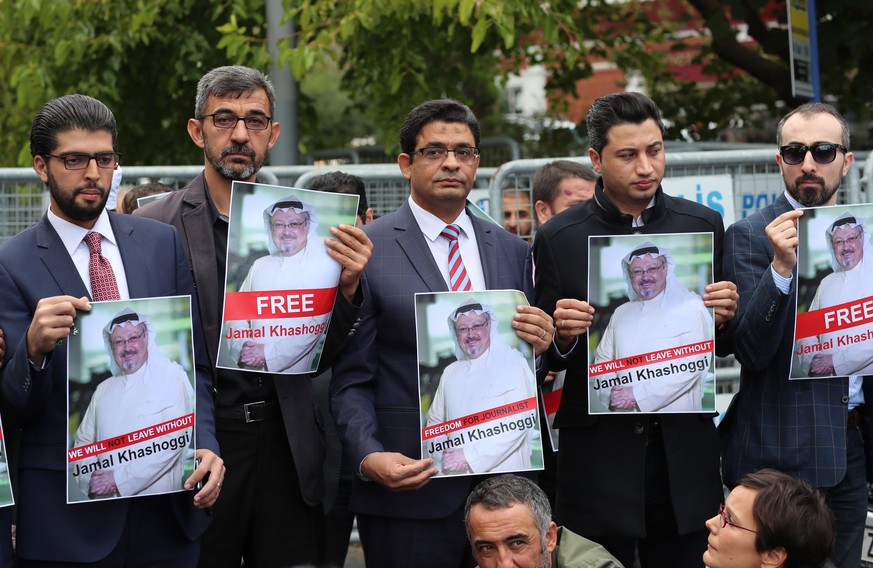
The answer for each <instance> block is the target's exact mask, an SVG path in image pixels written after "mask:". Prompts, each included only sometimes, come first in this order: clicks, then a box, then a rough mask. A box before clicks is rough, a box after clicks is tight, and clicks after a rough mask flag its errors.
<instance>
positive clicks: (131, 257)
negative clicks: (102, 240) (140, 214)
mask: <svg viewBox="0 0 873 568" xmlns="http://www.w3.org/2000/svg"><path fill="white" fill-rule="evenodd" d="M109 223H110V224H111V225H112V232H113V233H115V239H116V240H117V241H118V252H119V253H120V254H121V264H122V265H124V279H125V280H126V281H127V291H128V292H129V293H130V297H131V298H148V297H149V279H150V278H151V274H152V272H151V270H150V269H149V267H148V266H145V265H143V264H140V263H142V262H145V259H147V258H149V249H148V247H149V246H150V243H146V242H143V241H141V240H140V239H139V238H137V235H135V234H134V229H133V225H131V224H130V223H129V222H128V218H127V217H125V216H124V215H120V214H118V213H113V212H111V211H110V212H109Z"/></svg>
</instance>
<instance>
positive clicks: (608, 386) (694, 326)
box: [588, 233, 715, 414]
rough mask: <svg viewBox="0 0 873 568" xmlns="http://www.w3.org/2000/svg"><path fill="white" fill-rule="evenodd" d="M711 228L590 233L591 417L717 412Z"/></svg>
mask: <svg viewBox="0 0 873 568" xmlns="http://www.w3.org/2000/svg"><path fill="white" fill-rule="evenodd" d="M712 243H713V239H712V233H684V234H664V235H640V234H638V235H622V236H611V237H590V238H589V242H588V245H589V251H588V252H589V266H588V270H589V272H588V274H589V283H588V286H589V288H588V290H589V299H588V302H589V303H590V304H591V305H592V306H593V307H594V309H595V314H594V320H593V321H592V325H591V327H590V328H589V330H588V362H589V367H588V389H589V391H588V394H589V397H588V398H589V405H588V406H589V412H590V413H591V414H610V413H615V412H643V413H661V412H670V413H675V412H689V413H690V412H714V411H715V374H714V372H713V351H714V341H713V339H714V337H715V325H714V319H713V310H712V309H711V308H707V307H706V305H705V304H704V303H703V294H704V289H705V287H706V286H707V285H708V284H711V283H712V280H713V250H712Z"/></svg>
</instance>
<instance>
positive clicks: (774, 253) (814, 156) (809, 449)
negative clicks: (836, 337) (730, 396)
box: [719, 103, 873, 568]
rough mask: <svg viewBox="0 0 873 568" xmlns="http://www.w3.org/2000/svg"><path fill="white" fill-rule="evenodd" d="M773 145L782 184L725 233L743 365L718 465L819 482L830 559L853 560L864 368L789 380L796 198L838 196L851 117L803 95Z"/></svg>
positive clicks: (858, 538) (737, 350)
mask: <svg viewBox="0 0 873 568" xmlns="http://www.w3.org/2000/svg"><path fill="white" fill-rule="evenodd" d="M776 145H777V147H778V148H779V152H778V154H777V155H776V162H777V163H778V164H779V168H780V170H781V172H782V177H783V180H784V182H785V193H783V194H782V195H781V196H779V198H778V199H776V201H775V202H773V203H772V204H771V205H769V206H767V207H765V208H764V209H762V210H761V211H759V212H757V213H755V214H754V215H750V216H749V217H747V218H745V219H742V220H740V221H737V222H736V223H734V224H733V225H732V226H731V227H730V228H729V229H728V230H727V234H726V235H725V256H724V258H725V261H724V262H725V263H724V269H725V274H726V275H727V277H728V278H729V279H730V280H732V281H733V282H735V283H736V284H737V288H738V290H739V293H740V304H739V310H738V312H737V317H736V318H734V320H733V322H732V323H731V325H730V328H729V330H728V331H729V335H730V336H731V339H732V341H731V345H732V346H733V351H734V354H735V355H736V357H737V360H738V361H739V362H740V364H741V365H742V370H741V375H740V390H739V392H738V393H737V395H736V397H735V398H734V400H733V402H732V404H731V406H730V408H728V411H727V413H726V414H725V418H724V420H723V421H722V423H721V425H720V427H719V428H720V431H721V434H722V440H723V443H724V450H723V456H722V474H723V478H724V482H725V484H726V485H727V486H728V487H733V486H734V485H736V484H737V483H738V481H739V480H740V479H741V478H742V477H743V476H744V475H746V474H748V473H751V472H753V471H756V470H758V469H760V468H764V467H772V468H776V469H778V470H780V471H785V472H789V473H790V474H791V475H792V476H794V477H797V478H799V479H802V480H803V481H805V482H807V483H809V484H810V485H812V486H813V487H817V488H821V489H823V490H824V493H825V496H826V498H827V500H828V503H829V504H830V505H831V508H832V509H833V511H834V516H835V517H836V522H837V540H836V545H835V548H834V552H833V555H832V556H831V560H832V561H833V562H834V564H836V565H837V566H841V567H845V568H848V567H849V566H852V567H857V566H858V562H859V559H860V558H861V548H862V545H863V540H864V523H865V519H866V515H867V486H866V472H865V467H864V446H863V441H862V438H861V433H860V430H859V425H860V421H861V420H860V414H861V413H863V409H864V402H865V395H864V391H863V390H862V378H861V377H847V378H830V379H808V380H789V373H790V366H791V358H792V348H793V346H794V319H795V314H796V311H797V310H796V297H797V294H796V289H795V287H796V286H797V283H796V281H797V273H796V272H797V266H796V265H797V246H798V235H797V218H798V217H800V216H801V215H802V214H803V212H802V211H800V209H801V208H803V207H815V206H819V205H833V204H835V203H836V200H837V194H836V192H837V189H839V187H840V183H841V180H842V178H843V176H845V175H846V173H847V172H848V171H849V168H850V167H851V165H852V161H853V159H854V156H853V155H852V152H850V151H849V150H848V148H849V127H848V125H847V124H846V121H845V120H844V119H843V117H842V116H841V115H840V114H839V112H837V111H836V109H834V108H833V107H832V106H830V105H827V104H822V103H810V104H805V105H803V106H800V107H798V108H797V109H795V110H793V111H791V112H790V113H788V114H787V115H786V116H785V117H784V118H783V119H782V120H781V121H780V122H779V125H778V127H777V131H776ZM845 372H846V373H847V374H848V373H851V372H853V370H850V369H847V370H846V371H845ZM871 402H873V401H871Z"/></svg>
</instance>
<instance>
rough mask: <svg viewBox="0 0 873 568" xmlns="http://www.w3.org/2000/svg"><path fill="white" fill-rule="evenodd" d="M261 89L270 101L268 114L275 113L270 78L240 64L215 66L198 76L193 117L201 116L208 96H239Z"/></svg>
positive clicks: (274, 100)
mask: <svg viewBox="0 0 873 568" xmlns="http://www.w3.org/2000/svg"><path fill="white" fill-rule="evenodd" d="M258 89H263V90H264V91H265V92H266V93H267V99H269V101H270V116H271V117H274V116H275V115H276V91H275V89H273V82H272V81H271V80H270V78H269V77H268V76H266V75H264V74H263V73H261V72H260V71H258V70H257V69H252V68H251V67H243V66H242V65H226V66H224V67H216V68H215V69H213V70H212V71H210V72H208V73H207V74H206V75H204V76H203V77H201V78H200V81H199V82H198V83H197V98H196V99H195V101H194V117H195V118H198V119H199V118H202V117H203V114H204V113H205V112H206V103H207V101H208V100H209V97H211V96H213V97H219V98H223V97H241V96H243V95H248V94H251V93H254V92H255V91H257V90H258Z"/></svg>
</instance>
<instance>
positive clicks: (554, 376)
mask: <svg viewBox="0 0 873 568" xmlns="http://www.w3.org/2000/svg"><path fill="white" fill-rule="evenodd" d="M566 378H567V371H561V372H559V373H549V375H548V376H547V377H546V380H545V382H544V383H543V386H542V387H540V391H541V394H542V400H543V403H542V407H541V408H540V412H543V413H545V416H546V423H548V425H549V429H548V432H547V434H548V435H549V442H551V446H552V451H553V452H557V451H558V449H559V440H560V435H559V434H560V430H559V429H558V428H555V417H556V416H557V415H558V408H560V407H561V397H562V396H563V394H564V379H566Z"/></svg>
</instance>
